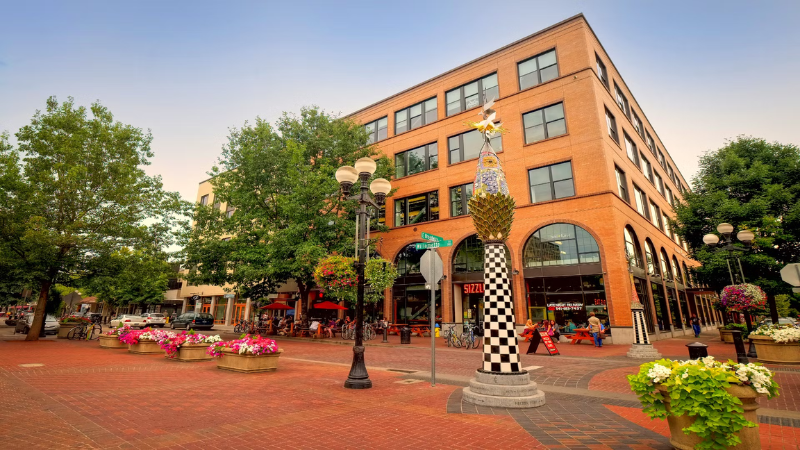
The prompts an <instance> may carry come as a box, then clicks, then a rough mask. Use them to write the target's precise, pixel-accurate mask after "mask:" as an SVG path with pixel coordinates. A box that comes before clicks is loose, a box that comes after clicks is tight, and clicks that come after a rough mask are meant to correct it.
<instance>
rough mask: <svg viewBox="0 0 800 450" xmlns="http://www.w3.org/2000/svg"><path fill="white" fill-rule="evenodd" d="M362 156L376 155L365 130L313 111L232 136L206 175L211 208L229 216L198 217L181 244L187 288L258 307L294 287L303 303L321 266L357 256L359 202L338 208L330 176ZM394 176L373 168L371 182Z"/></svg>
mask: <svg viewBox="0 0 800 450" xmlns="http://www.w3.org/2000/svg"><path fill="white" fill-rule="evenodd" d="M365 156H377V151H376V150H375V148H374V147H373V146H369V145H367V134H366V132H365V130H364V128H363V127H362V126H361V125H359V124H357V123H355V122H353V121H352V120H349V119H341V118H337V117H334V116H332V115H330V114H327V113H325V112H324V111H321V110H319V109H318V108H315V107H311V108H303V109H302V110H301V112H300V114H299V115H293V114H287V113H284V114H283V115H282V116H281V117H280V119H278V120H277V122H276V123H275V124H274V125H271V124H269V123H267V122H265V121H263V120H261V119H260V118H257V119H256V120H255V123H253V124H250V123H245V125H244V126H243V127H242V128H239V129H233V130H231V133H230V136H229V138H228V143H227V144H226V145H225V146H224V147H223V151H222V155H221V157H220V159H219V163H218V165H217V166H216V167H214V168H213V169H212V171H211V172H210V175H211V176H212V177H213V178H212V180H211V183H212V185H213V190H214V198H213V201H210V202H209V204H227V205H228V208H230V207H235V212H233V213H232V215H230V217H228V214H226V212H225V211H221V209H219V208H213V207H203V206H200V205H198V206H197V207H196V209H195V215H194V220H195V226H194V228H193V229H192V231H191V232H190V233H189V234H188V235H187V239H186V242H185V258H186V262H187V266H188V267H189V273H188V277H187V278H188V281H189V282H191V283H193V284H212V285H225V284H230V285H233V286H234V289H237V290H239V292H240V295H243V296H248V294H249V296H250V298H253V299H257V298H260V297H263V296H265V294H267V293H269V292H273V291H274V290H275V289H276V288H277V287H278V286H279V285H280V284H281V283H283V282H286V281H287V280H290V279H293V280H295V281H296V282H297V285H298V289H299V291H300V295H301V298H302V299H303V301H304V302H305V300H307V296H308V292H309V291H310V289H311V288H312V287H313V285H314V278H313V273H314V268H315V267H316V265H317V263H318V261H319V260H320V259H321V258H323V257H325V256H326V255H329V254H333V253H339V254H343V255H347V254H352V252H353V248H354V238H355V222H354V215H353V212H354V208H355V202H353V201H349V200H344V199H342V198H341V196H340V194H339V185H338V183H337V181H336V179H335V178H334V174H335V172H336V169H338V168H339V167H340V166H342V165H352V164H353V163H354V162H355V161H356V160H357V159H358V158H361V157H365ZM390 174H391V163H390V161H389V160H388V159H387V158H385V157H381V158H378V171H377V173H376V175H375V176H376V177H384V178H389V177H390Z"/></svg>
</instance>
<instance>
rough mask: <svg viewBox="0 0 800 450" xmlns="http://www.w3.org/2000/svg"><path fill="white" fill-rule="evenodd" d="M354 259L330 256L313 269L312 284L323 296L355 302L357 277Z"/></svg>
mask: <svg viewBox="0 0 800 450" xmlns="http://www.w3.org/2000/svg"><path fill="white" fill-rule="evenodd" d="M355 262H356V261H355V259H354V258H347V257H345V256H341V255H331V256H328V257H326V258H323V259H322V260H320V262H319V263H318V264H317V267H316V268H314V282H315V283H317V286H319V287H320V288H321V289H322V290H323V291H324V292H325V294H327V295H329V296H331V297H334V298H338V299H341V300H348V301H351V302H352V301H355V298H356V288H357V286H358V276H356V269H355Z"/></svg>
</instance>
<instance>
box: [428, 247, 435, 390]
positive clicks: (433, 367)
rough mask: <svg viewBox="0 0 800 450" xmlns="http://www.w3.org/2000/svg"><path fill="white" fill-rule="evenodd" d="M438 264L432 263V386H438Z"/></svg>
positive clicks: (432, 256) (432, 251)
mask: <svg viewBox="0 0 800 450" xmlns="http://www.w3.org/2000/svg"><path fill="white" fill-rule="evenodd" d="M428 251H429V252H431V253H436V250H434V249H430V250H428ZM435 258H436V256H435V255H431V260H433V259H435ZM435 280H436V264H431V387H435V386H436V337H435V336H436V333H434V331H435V330H436V329H435V327H436V282H435Z"/></svg>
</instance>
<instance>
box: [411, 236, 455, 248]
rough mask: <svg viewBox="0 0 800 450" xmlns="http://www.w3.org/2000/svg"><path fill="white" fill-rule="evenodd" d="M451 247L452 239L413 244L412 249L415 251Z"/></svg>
mask: <svg viewBox="0 0 800 450" xmlns="http://www.w3.org/2000/svg"><path fill="white" fill-rule="evenodd" d="M452 246H453V240H452V239H448V240H446V241H440V242H418V243H416V244H414V248H415V249H417V250H427V249H429V248H439V247H452Z"/></svg>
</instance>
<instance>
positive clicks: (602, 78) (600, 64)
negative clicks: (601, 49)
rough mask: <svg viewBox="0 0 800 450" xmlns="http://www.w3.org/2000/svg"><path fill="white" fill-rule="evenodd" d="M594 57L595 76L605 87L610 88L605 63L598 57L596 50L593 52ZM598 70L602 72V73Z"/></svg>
mask: <svg viewBox="0 0 800 450" xmlns="http://www.w3.org/2000/svg"><path fill="white" fill-rule="evenodd" d="M594 58H595V62H596V64H595V68H596V69H597V78H600V82H602V83H603V85H604V86H605V87H606V89H609V90H610V89H611V88H610V87H609V86H608V70H607V69H606V65H605V63H604V62H603V60H602V59H600V55H598V54H597V52H595V53H594ZM600 72H602V74H601V73H600Z"/></svg>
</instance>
